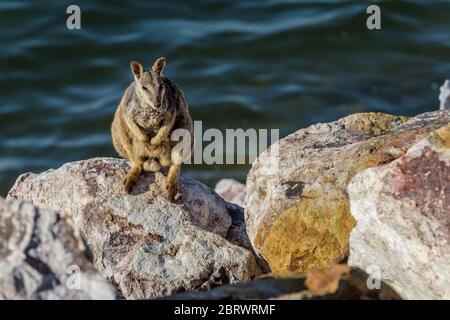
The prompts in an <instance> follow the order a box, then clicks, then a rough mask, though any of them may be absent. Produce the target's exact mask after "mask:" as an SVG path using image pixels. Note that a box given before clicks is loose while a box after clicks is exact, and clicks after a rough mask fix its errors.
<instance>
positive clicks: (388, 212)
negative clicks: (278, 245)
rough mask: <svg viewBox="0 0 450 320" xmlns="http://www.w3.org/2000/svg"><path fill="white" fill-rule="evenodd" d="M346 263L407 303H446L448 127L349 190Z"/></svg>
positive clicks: (360, 177)
mask: <svg viewBox="0 0 450 320" xmlns="http://www.w3.org/2000/svg"><path fill="white" fill-rule="evenodd" d="M348 191H349V196H350V209H351V213H352V215H353V216H354V217H355V219H356V220H357V224H356V227H355V229H354V230H353V231H352V233H351V237H350V257H349V263H350V264H352V265H355V266H358V267H361V268H363V269H365V270H367V269H374V270H375V268H378V269H379V272H380V273H381V274H382V277H383V278H384V279H386V280H387V281H389V282H390V283H392V284H393V286H394V287H395V288H397V292H398V293H399V294H401V295H402V296H403V297H404V298H408V299H450V124H449V125H447V126H445V127H442V128H440V129H438V130H436V131H435V132H433V133H431V134H429V135H428V136H427V137H426V138H424V139H423V140H421V141H419V142H418V143H416V144H415V145H414V146H412V147H411V148H410V149H409V150H408V152H407V153H406V154H405V155H404V156H402V157H401V158H399V159H397V160H395V161H393V162H391V163H389V164H387V165H384V166H380V167H377V168H371V169H367V170H364V171H362V172H360V173H359V174H357V175H356V176H355V177H354V178H353V180H352V181H351V183H350V184H349V186H348Z"/></svg>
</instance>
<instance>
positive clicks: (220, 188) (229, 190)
mask: <svg viewBox="0 0 450 320" xmlns="http://www.w3.org/2000/svg"><path fill="white" fill-rule="evenodd" d="M214 190H215V191H216V192H217V194H218V195H219V196H221V197H222V198H223V199H224V200H225V201H228V202H231V203H234V204H237V205H238V206H240V207H242V208H245V184H243V183H240V182H239V181H237V180H234V179H221V180H219V182H217V184H216V186H215V188H214Z"/></svg>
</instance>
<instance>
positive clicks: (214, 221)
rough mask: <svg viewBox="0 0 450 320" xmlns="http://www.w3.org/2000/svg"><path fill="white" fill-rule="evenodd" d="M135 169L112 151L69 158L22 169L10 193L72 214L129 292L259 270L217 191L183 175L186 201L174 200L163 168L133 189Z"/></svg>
mask: <svg viewBox="0 0 450 320" xmlns="http://www.w3.org/2000/svg"><path fill="white" fill-rule="evenodd" d="M128 169H129V166H128V163H127V162H126V161H125V160H119V159H111V158H96V159H90V160H86V161H79V162H74V163H68V164H65V165H64V166H62V167H61V168H59V169H57V170H50V171H47V172H44V173H41V174H30V173H28V174H24V175H22V176H20V177H19V178H18V179H17V181H16V184H15V185H14V186H13V188H12V189H11V191H10V193H9V197H14V198H23V199H26V200H29V201H31V202H33V203H34V204H36V205H39V206H42V207H48V208H51V209H53V210H57V211H59V212H61V213H62V214H65V215H68V216H70V217H71V218H72V219H73V221H74V224H75V225H76V226H78V228H79V229H80V231H81V234H82V235H83V237H84V238H85V239H86V242H87V244H88V246H89V248H90V249H91V251H92V253H93V256H94V262H95V266H96V267H97V269H98V270H99V271H100V272H101V273H102V274H103V275H104V276H106V277H108V278H111V279H112V280H113V281H114V282H115V283H117V285H118V287H119V288H120V290H121V291H122V294H123V295H124V297H125V298H127V299H142V298H153V297H159V296H163V295H168V294H172V293H175V292H179V291H185V290H198V289H207V288H210V287H214V286H217V285H221V284H226V283H235V282H242V281H248V280H250V279H251V278H252V277H253V276H254V275H255V273H256V272H258V268H257V266H256V263H255V258H254V256H253V254H252V253H251V252H250V251H248V250H247V249H244V248H242V247H241V246H239V245H237V243H232V242H230V241H228V240H227V239H226V237H227V235H228V234H229V233H231V234H235V232H231V231H232V230H230V227H231V228H233V226H234V224H232V223H233V219H232V217H231V216H230V215H229V213H228V211H227V203H226V202H225V201H224V200H223V199H222V198H220V197H219V196H218V195H217V194H216V193H215V192H214V191H213V190H211V189H209V188H208V187H206V186H205V185H203V184H201V183H199V182H197V181H195V180H192V179H189V178H186V177H182V178H181V185H180V191H181V193H182V195H183V197H182V200H181V201H180V202H179V203H176V204H174V203H170V202H168V201H167V200H166V198H165V196H164V194H165V187H164V186H165V176H164V175H163V174H162V173H156V174H145V175H143V176H142V177H141V178H140V180H139V182H138V184H137V185H136V187H135V188H134V190H133V192H132V194H127V193H126V192H125V190H124V187H123V183H122V181H123V179H124V177H125V174H126V172H127V170H128ZM230 240H235V241H238V240H239V238H238V237H236V238H233V239H230Z"/></svg>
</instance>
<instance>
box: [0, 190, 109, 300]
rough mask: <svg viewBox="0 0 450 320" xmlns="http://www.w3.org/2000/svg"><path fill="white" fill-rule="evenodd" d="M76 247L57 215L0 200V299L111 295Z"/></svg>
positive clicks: (77, 242) (80, 247)
mask: <svg viewBox="0 0 450 320" xmlns="http://www.w3.org/2000/svg"><path fill="white" fill-rule="evenodd" d="M82 248H83V244H82V243H80V242H79V240H78V239H77V237H76V236H75V234H74V230H73V229H72V227H71V226H70V225H69V224H67V223H66V222H65V221H64V220H62V219H61V218H60V216H59V215H58V214H57V213H55V212H53V211H50V210H43V209H39V208H36V207H35V206H34V205H33V204H31V203H27V202H24V201H21V200H13V199H10V200H8V201H5V200H3V199H1V198H0V299H7V300H11V299H17V300H23V299H39V300H41V299H44V300H49V299H54V300H56V299H57V300H60V299H66V300H73V299H83V300H85V299H115V297H116V291H115V289H114V288H113V286H112V285H110V284H109V282H108V281H107V280H106V279H105V278H103V277H102V276H101V275H100V274H99V273H98V272H97V271H96V270H95V268H94V266H93V265H92V263H91V262H90V261H89V260H88V258H87V256H86V254H85V252H84V251H83V250H82Z"/></svg>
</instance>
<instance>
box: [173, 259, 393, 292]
mask: <svg viewBox="0 0 450 320" xmlns="http://www.w3.org/2000/svg"><path fill="white" fill-rule="evenodd" d="M368 282H369V283H372V280H371V279H370V278H369V277H368V275H367V274H366V273H365V272H363V271H362V270H359V269H357V268H350V267H349V266H347V265H334V266H332V267H329V268H327V269H325V270H320V271H312V272H310V273H308V274H303V273H295V272H287V273H282V274H268V275H264V276H262V277H260V278H258V279H256V280H254V281H252V282H249V283H245V284H234V285H227V286H223V287H220V288H216V289H213V290H210V291H204V292H186V293H182V294H178V295H173V296H170V297H167V298H165V299H171V300H241V299H279V300H309V299H314V300H321V299H352V300H355V299H356V300H359V299H364V300H367V299H370V300H392V299H400V296H399V295H398V294H397V293H396V292H395V291H394V290H392V289H391V288H390V287H389V286H388V285H387V284H386V283H384V282H380V283H379V288H372V289H369V286H368V285H367V283H368Z"/></svg>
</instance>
